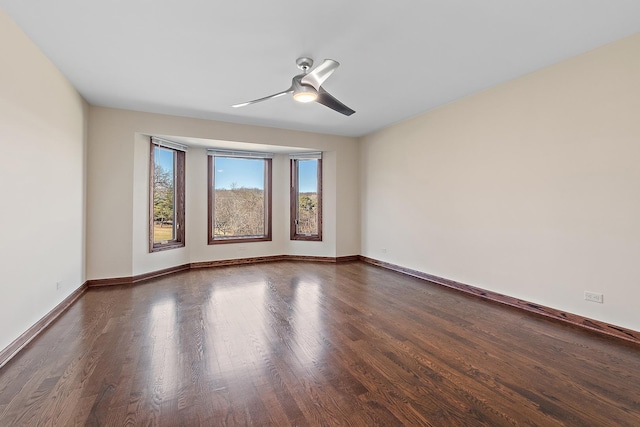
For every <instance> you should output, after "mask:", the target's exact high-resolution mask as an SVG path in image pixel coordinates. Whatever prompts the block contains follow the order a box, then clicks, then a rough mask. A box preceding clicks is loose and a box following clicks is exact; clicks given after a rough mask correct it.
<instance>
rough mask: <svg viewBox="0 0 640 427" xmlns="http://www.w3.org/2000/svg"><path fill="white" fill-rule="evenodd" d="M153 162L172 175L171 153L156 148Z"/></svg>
mask: <svg viewBox="0 0 640 427" xmlns="http://www.w3.org/2000/svg"><path fill="white" fill-rule="evenodd" d="M155 157H156V159H155V161H156V163H158V164H159V165H160V167H161V168H162V169H164V170H165V171H167V172H169V173H170V174H172V175H173V151H171V150H163V149H162V148H156V152H155Z"/></svg>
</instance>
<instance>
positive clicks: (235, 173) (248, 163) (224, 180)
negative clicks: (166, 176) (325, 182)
mask: <svg viewBox="0 0 640 427" xmlns="http://www.w3.org/2000/svg"><path fill="white" fill-rule="evenodd" d="M156 161H157V162H158V163H159V164H160V166H162V168H163V169H164V170H166V171H169V172H170V173H173V152H172V151H170V150H163V149H156ZM298 164H299V165H300V170H299V175H298V177H299V180H300V183H299V184H300V192H301V193H307V192H311V191H316V189H317V181H318V169H317V166H318V163H317V162H316V161H314V160H301V161H299V162H298ZM214 167H215V183H216V188H217V189H230V188H231V184H233V183H235V184H236V185H237V186H238V187H245V188H259V189H263V187H264V161H263V160H262V159H238V158H233V157H216V158H215V165H214Z"/></svg>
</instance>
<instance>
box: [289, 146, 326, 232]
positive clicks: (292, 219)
mask: <svg viewBox="0 0 640 427" xmlns="http://www.w3.org/2000/svg"><path fill="white" fill-rule="evenodd" d="M316 154H317V153H316ZM300 160H317V161H318V233H317V234H300V233H298V229H297V223H296V221H298V204H299V201H300V191H299V182H298V164H299V161H300ZM289 164H290V167H289V168H290V173H289V176H290V177H291V185H290V188H291V193H290V196H289V205H290V216H289V231H290V233H289V234H290V240H302V241H309V242H321V241H322V153H320V157H319V158H317V157H309V158H305V157H304V155H295V156H292V157H291V158H290V159H289Z"/></svg>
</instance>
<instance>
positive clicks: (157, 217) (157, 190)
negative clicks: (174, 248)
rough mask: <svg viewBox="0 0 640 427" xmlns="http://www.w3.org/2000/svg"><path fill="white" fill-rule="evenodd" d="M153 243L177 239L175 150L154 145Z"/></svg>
mask: <svg viewBox="0 0 640 427" xmlns="http://www.w3.org/2000/svg"><path fill="white" fill-rule="evenodd" d="M153 158H154V168H153V243H163V242H168V241H172V240H175V239H176V229H175V224H176V218H175V181H176V180H175V152H174V151H173V150H167V149H164V148H160V147H154V156H153Z"/></svg>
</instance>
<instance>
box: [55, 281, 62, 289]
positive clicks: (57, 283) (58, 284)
mask: <svg viewBox="0 0 640 427" xmlns="http://www.w3.org/2000/svg"><path fill="white" fill-rule="evenodd" d="M61 287H62V282H56V291H59V290H60V288H61Z"/></svg>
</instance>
